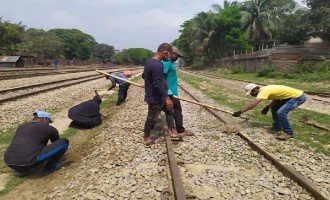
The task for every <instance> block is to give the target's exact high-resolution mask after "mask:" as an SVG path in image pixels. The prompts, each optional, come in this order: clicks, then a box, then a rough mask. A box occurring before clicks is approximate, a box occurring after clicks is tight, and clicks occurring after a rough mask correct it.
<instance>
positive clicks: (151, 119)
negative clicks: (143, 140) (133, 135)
mask: <svg viewBox="0 0 330 200" xmlns="http://www.w3.org/2000/svg"><path fill="white" fill-rule="evenodd" d="M161 111H164V112H165V116H166V122H167V126H168V128H169V129H172V128H174V127H175V126H174V120H173V110H171V109H169V108H168V107H167V106H166V104H152V103H148V115H147V119H146V122H145V124H144V137H148V136H150V133H151V130H152V129H153V128H154V127H155V124H156V123H157V121H158V117H159V115H160V113H161Z"/></svg>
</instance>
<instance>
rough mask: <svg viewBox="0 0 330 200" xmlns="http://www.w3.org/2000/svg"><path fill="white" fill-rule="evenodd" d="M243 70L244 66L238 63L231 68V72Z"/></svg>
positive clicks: (236, 72) (242, 71) (240, 72)
mask: <svg viewBox="0 0 330 200" xmlns="http://www.w3.org/2000/svg"><path fill="white" fill-rule="evenodd" d="M244 72H245V70H244V67H243V66H240V65H236V66H234V67H233V68H232V69H231V73H232V74H243V73H244Z"/></svg>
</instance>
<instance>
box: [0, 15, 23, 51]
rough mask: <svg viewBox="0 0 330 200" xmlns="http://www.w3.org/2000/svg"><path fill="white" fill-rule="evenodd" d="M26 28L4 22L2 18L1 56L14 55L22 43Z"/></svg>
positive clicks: (0, 28)
mask: <svg viewBox="0 0 330 200" xmlns="http://www.w3.org/2000/svg"><path fill="white" fill-rule="evenodd" d="M24 29H25V26H23V25H21V23H18V24H13V23H10V22H8V21H5V22H2V17H0V55H12V54H13V53H14V52H15V51H16V49H17V45H18V44H19V43H20V42H21V41H22V38H23V33H24Z"/></svg>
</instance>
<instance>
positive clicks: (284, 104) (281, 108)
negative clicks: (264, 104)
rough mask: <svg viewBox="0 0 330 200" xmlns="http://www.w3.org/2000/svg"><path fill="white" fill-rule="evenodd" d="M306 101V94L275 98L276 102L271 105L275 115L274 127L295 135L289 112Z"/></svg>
mask: <svg viewBox="0 0 330 200" xmlns="http://www.w3.org/2000/svg"><path fill="white" fill-rule="evenodd" d="M305 101H306V96H305V94H302V95H301V96H300V97H298V98H291V99H283V100H275V104H274V105H273V106H272V107H271V110H272V116H273V121H274V123H273V127H274V128H278V129H281V130H283V131H284V132H285V133H287V134H289V135H293V131H292V128H291V125H290V122H289V119H288V113H289V112H290V111H291V110H293V109H295V108H296V107H298V106H300V105H301V104H303V103H304V102H305Z"/></svg>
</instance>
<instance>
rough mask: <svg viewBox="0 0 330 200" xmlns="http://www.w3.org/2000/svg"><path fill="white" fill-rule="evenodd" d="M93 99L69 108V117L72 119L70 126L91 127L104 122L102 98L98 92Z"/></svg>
mask: <svg viewBox="0 0 330 200" xmlns="http://www.w3.org/2000/svg"><path fill="white" fill-rule="evenodd" d="M95 93H96V95H95V96H94V98H93V99H91V100H88V101H85V102H82V103H80V104H78V105H75V106H73V107H72V108H70V109H69V112H68V117H69V118H70V119H71V120H72V122H71V124H70V125H69V127H73V128H81V129H89V128H93V127H95V126H98V125H100V124H101V123H102V117H101V113H100V104H101V103H102V99H101V97H100V95H98V94H97V92H96V91H95Z"/></svg>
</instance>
